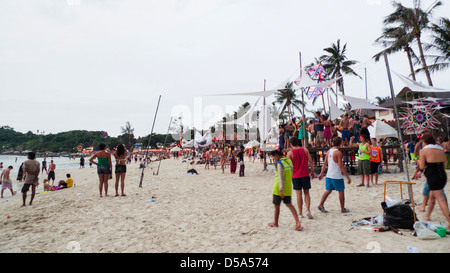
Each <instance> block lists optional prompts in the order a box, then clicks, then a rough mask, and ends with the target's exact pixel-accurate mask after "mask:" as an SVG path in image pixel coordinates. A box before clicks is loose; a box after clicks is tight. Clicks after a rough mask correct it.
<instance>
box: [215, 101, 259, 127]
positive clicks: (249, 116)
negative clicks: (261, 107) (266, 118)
mask: <svg viewBox="0 0 450 273" xmlns="http://www.w3.org/2000/svg"><path fill="white" fill-rule="evenodd" d="M260 99H261V98H258V100H257V101H256V102H255V104H253V106H252V107H251V108H250V109H249V110H248V111H247V113H245V114H244V115H243V116H242V117H240V118H238V119H235V120H230V121H227V122H219V123H218V124H221V125H223V124H243V123H244V124H245V123H251V122H252V116H253V113H254V112H255V108H256V105H257V104H258V102H259V100H260Z"/></svg>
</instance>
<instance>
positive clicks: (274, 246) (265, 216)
mask: <svg viewBox="0 0 450 273" xmlns="http://www.w3.org/2000/svg"><path fill="white" fill-rule="evenodd" d="M247 160H248V159H247V158H246V161H247ZM151 168H152V169H153V170H152V169H150V168H149V169H146V170H145V171H144V181H143V187H142V188H139V187H138V185H139V180H140V175H141V170H139V169H138V164H136V163H132V164H130V165H128V173H127V177H126V186H125V192H126V194H127V196H126V197H115V196H114V195H115V190H114V183H115V177H114V178H113V180H110V181H109V192H108V194H109V196H108V197H103V198H100V197H99V191H98V178H97V175H96V169H95V168H89V167H87V168H86V169H84V170H71V171H70V173H71V174H72V177H74V179H75V183H76V186H75V187H74V188H71V189H65V190H60V191H55V192H48V193H42V191H43V188H42V186H40V187H39V188H38V189H37V194H36V197H35V200H34V202H33V205H32V206H26V207H21V204H22V196H21V193H20V187H21V185H22V184H21V183H20V184H17V183H16V184H15V190H16V191H17V192H18V193H17V195H15V196H11V194H10V192H9V191H5V193H4V195H5V198H3V199H1V200H0V226H1V230H2V236H1V238H0V252H9V253H10V252H13V253H24V252H26V253H28V252H46V253H48V252H57V253H67V252H73V251H79V252H83V253H86V252H87V253H99V252H101V253H105V252H115V253H118V252H120V253H122V252H126V253H134V252H146V253H147V252H149V253H165V252H168V253H185V252H187V253H205V252H207V253H230V252H232V253H247V252H248V253H297V252H301V253H306V252H313V253H325V252H326V253H367V252H372V251H378V250H379V251H381V252H384V253H391V252H396V253H403V252H408V250H407V247H408V246H415V247H416V248H418V249H419V251H420V252H422V253H425V252H449V251H450V248H449V240H450V239H449V238H448V237H445V238H440V239H435V240H421V239H418V238H417V237H414V236H412V235H411V234H410V233H411V232H410V231H408V230H403V231H404V232H403V233H404V235H398V234H395V233H393V232H383V233H379V232H374V231H372V230H367V229H363V228H361V227H356V228H354V229H351V230H350V228H351V226H350V225H351V223H352V222H353V221H355V220H360V219H362V218H364V217H372V216H377V215H380V214H381V213H382V209H381V205H380V203H381V202H382V201H383V186H382V182H383V181H386V180H388V179H389V180H403V178H404V177H406V173H400V174H382V175H381V176H380V181H379V183H380V185H375V186H373V187H371V188H362V187H356V185H358V184H359V182H360V180H359V177H357V176H352V177H351V178H352V184H350V185H347V184H346V191H345V195H346V207H347V208H349V209H350V213H346V214H342V213H341V212H340V209H339V201H338V195H337V193H333V194H332V195H331V196H330V197H329V199H328V200H327V202H326V203H325V208H326V209H327V210H328V211H329V213H328V214H324V213H321V212H319V211H318V210H317V205H318V203H319V201H320V197H321V196H322V193H323V191H324V189H325V179H323V180H322V181H319V180H318V179H314V180H313V181H312V189H311V199H312V204H311V210H312V213H313V216H314V219H311V220H310V219H307V218H303V219H301V221H302V225H303V226H304V231H301V232H298V231H294V230H293V228H294V224H295V223H294V219H293V217H292V215H291V214H290V212H289V210H288V209H287V207H286V206H284V205H282V207H281V217H280V227H278V228H269V227H268V223H270V222H272V221H273V205H272V185H273V181H274V174H273V172H263V171H262V165H261V164H260V163H259V161H258V162H255V163H249V162H246V170H245V177H244V178H240V177H239V176H238V174H234V175H232V174H230V172H229V169H226V172H225V174H222V171H221V170H220V167H217V170H214V167H212V169H210V170H205V169H204V165H197V166H195V167H194V168H195V169H196V170H197V171H198V172H199V173H200V174H199V175H187V174H186V170H187V165H186V164H183V163H181V160H174V159H169V160H165V161H163V162H162V164H161V169H160V171H159V175H158V176H154V175H153V174H152V172H153V171H156V168H157V163H152V165H151ZM189 168H190V167H189ZM269 168H270V169H273V166H269ZM65 174H66V171H62V170H59V171H57V172H56V180H57V181H59V180H61V179H64V178H65ZM410 176H412V168H411V172H410ZM13 177H15V176H14V175H13ZM424 181H425V178H421V179H420V180H419V181H417V184H416V185H415V186H414V187H413V190H414V198H415V200H416V203H421V202H422V195H421V192H422V188H423V183H424ZM448 189H449V186H447V187H446V194H447V195H448V196H450V191H449V190H448ZM404 192H405V198H406V197H407V191H406V188H405V191H404ZM153 195H156V199H153V200H155V201H154V202H150V200H151V199H152V196H153ZM388 196H389V197H395V198H399V197H400V193H399V190H398V188H397V186H390V187H389V191H388ZM29 200H30V192H29V194H28V200H27V201H29ZM293 202H294V203H295V204H296V198H295V197H293ZM417 214H418V218H419V220H420V219H423V213H421V212H417ZM8 216H9V217H8ZM431 220H432V221H433V222H437V223H439V222H441V223H444V224H445V225H447V223H446V221H445V218H444V217H443V216H442V215H441V211H440V208H439V206H436V209H435V211H434V212H433V214H432V219H431ZM372 245H374V246H375V247H374V248H372V247H371V246H372Z"/></svg>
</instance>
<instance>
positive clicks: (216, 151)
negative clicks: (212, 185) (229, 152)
mask: <svg viewBox="0 0 450 273" xmlns="http://www.w3.org/2000/svg"><path fill="white" fill-rule="evenodd" d="M211 156H212V160H213V162H214V169H216V168H217V162H219V149H217V147H216V148H213V149H211Z"/></svg>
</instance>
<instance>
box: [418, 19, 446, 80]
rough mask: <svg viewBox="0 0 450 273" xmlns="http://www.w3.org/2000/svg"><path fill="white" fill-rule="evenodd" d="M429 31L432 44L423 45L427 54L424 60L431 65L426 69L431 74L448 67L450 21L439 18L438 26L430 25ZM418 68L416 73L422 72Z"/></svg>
mask: <svg viewBox="0 0 450 273" xmlns="http://www.w3.org/2000/svg"><path fill="white" fill-rule="evenodd" d="M431 30H432V32H433V34H432V42H431V43H430V44H425V50H426V51H427V52H429V51H432V53H431V54H427V55H426V56H425V58H426V59H427V60H430V61H431V62H432V63H433V64H430V65H428V66H427V67H426V68H427V69H428V70H429V71H430V72H431V73H433V72H437V71H441V70H444V69H446V68H449V67H450V20H449V19H448V18H441V19H440V21H439V23H438V24H432V25H431ZM423 70H424V69H423V68H419V69H418V70H417V71H418V72H420V71H423Z"/></svg>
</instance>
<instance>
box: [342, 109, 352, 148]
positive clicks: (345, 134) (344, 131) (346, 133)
mask: <svg viewBox="0 0 450 273" xmlns="http://www.w3.org/2000/svg"><path fill="white" fill-rule="evenodd" d="M340 125H341V127H342V131H341V133H342V141H343V142H344V146H347V145H348V142H349V141H350V131H349V129H348V128H349V125H350V121H349V119H348V114H345V115H344V118H343V119H342V120H341V124H340Z"/></svg>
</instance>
